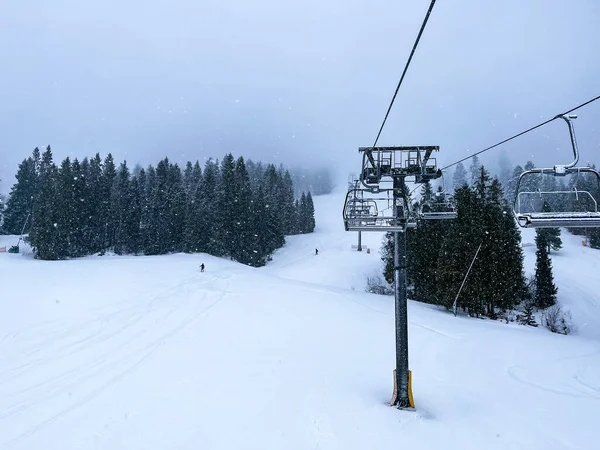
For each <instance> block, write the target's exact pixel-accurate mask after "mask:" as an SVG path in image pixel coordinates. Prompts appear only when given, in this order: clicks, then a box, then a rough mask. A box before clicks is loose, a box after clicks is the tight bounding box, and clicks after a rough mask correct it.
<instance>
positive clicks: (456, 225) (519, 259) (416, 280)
mask: <svg viewBox="0 0 600 450" xmlns="http://www.w3.org/2000/svg"><path fill="white" fill-rule="evenodd" d="M421 201H423V202H426V204H427V207H428V208H432V209H435V204H436V202H438V201H439V202H442V201H443V196H441V195H440V196H436V195H434V194H433V193H432V190H431V188H430V187H429V186H428V185H427V184H425V185H424V186H423V188H422V193H421ZM452 201H453V202H454V203H455V205H456V209H457V218H456V219H454V220H450V221H424V220H421V221H419V223H418V226H417V228H416V229H412V230H410V229H409V230H408V235H407V241H408V249H407V256H408V260H407V275H408V281H409V285H410V287H411V288H412V293H411V295H412V297H413V298H414V299H415V300H419V301H424V302H428V303H433V304H438V305H443V306H445V307H446V308H448V309H449V308H451V306H452V303H453V302H454V299H455V297H456V294H457V292H458V290H459V287H460V285H461V283H462V281H463V279H464V277H465V274H466V273H467V270H468V268H469V266H470V265H471V262H473V258H474V256H475V254H476V252H477V249H478V247H479V245H480V244H481V250H480V252H479V254H478V256H477V259H476V260H475V261H474V263H473V267H472V269H471V273H470V274H469V277H468V278H467V280H466V282H465V284H464V287H463V289H462V291H461V293H460V297H459V299H458V306H459V308H462V309H464V310H466V311H468V312H469V314H471V315H475V316H479V315H485V316H488V317H492V318H493V317H496V314H497V313H498V312H499V311H506V310H508V309H510V308H512V307H513V306H515V305H516V304H517V303H519V302H520V301H521V300H522V299H524V298H525V296H526V294H527V290H526V286H525V279H524V276H523V254H522V250H521V246H520V233H519V231H518V228H517V225H516V223H515V221H514V218H513V216H512V214H511V211H510V207H509V205H508V203H507V202H506V200H505V198H504V194H503V191H502V187H501V184H500V182H499V181H498V180H497V179H494V180H491V179H490V177H489V174H488V173H487V171H486V170H485V169H484V168H483V167H482V166H480V167H479V175H478V177H477V179H475V180H474V182H473V185H472V186H468V185H466V184H464V185H463V186H462V187H459V188H458V189H457V190H456V191H455V193H454V197H453V199H452ZM392 246H393V241H392V240H391V239H388V240H387V241H386V246H385V248H384V249H383V250H382V253H383V259H384V262H385V263H386V266H385V271H384V276H385V278H386V280H387V281H388V282H390V281H392V278H391V268H392V264H393V263H392V262H391V258H392V256H393V253H392V248H393V247H392Z"/></svg>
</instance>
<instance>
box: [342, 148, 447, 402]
mask: <svg viewBox="0 0 600 450" xmlns="http://www.w3.org/2000/svg"><path fill="white" fill-rule="evenodd" d="M358 150H359V152H360V153H362V167H361V172H360V182H361V184H362V187H360V188H359V187H355V188H353V189H349V190H348V194H347V195H346V202H345V205H344V212H343V218H344V227H345V229H346V231H359V232H360V231H379V232H381V231H384V232H388V231H389V232H393V233H394V292H395V311H396V314H395V316H396V371H395V380H394V381H395V389H394V398H393V399H392V405H397V406H398V408H401V409H405V408H412V407H414V404H413V401H412V394H411V392H410V388H409V367H408V312H407V302H406V229H407V228H410V227H413V226H416V222H414V221H413V220H412V218H411V215H410V213H409V209H410V208H409V204H408V192H406V181H407V179H411V180H410V181H413V182H415V183H418V184H421V183H425V182H427V181H430V180H434V179H436V178H439V177H441V176H442V172H441V170H439V169H438V168H437V164H436V160H435V158H432V157H431V155H432V153H433V152H434V151H439V146H420V147H416V146H412V147H360V148H359V149H358Z"/></svg>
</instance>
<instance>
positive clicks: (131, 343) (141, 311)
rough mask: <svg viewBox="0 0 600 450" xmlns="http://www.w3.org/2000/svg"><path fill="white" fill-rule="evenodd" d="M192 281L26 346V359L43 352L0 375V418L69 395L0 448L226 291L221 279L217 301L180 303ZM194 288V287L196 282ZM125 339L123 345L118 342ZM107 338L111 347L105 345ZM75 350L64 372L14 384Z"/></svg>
mask: <svg viewBox="0 0 600 450" xmlns="http://www.w3.org/2000/svg"><path fill="white" fill-rule="evenodd" d="M196 279H197V276H194V277H192V278H189V279H186V280H184V281H182V282H180V283H178V284H177V285H176V286H174V287H172V288H170V289H167V290H165V291H164V292H162V293H160V294H158V295H156V296H155V297H153V298H152V299H151V300H150V301H149V302H147V303H146V304H145V305H132V306H130V307H128V308H124V309H121V310H119V311H116V312H112V313H108V314H105V315H101V316H99V317H97V318H96V319H94V320H92V321H89V322H88V323H86V324H85V325H84V326H81V327H79V328H77V329H75V330H69V331H68V332H62V331H60V330H59V329H58V328H57V329H56V330H50V331H49V332H48V333H47V334H46V336H45V338H47V340H46V341H45V342H46V343H47V345H46V346H44V344H43V343H42V342H40V343H39V346H37V347H33V348H32V347H27V348H28V351H26V352H25V357H26V358H27V357H29V356H32V355H35V354H37V353H40V352H41V353H45V354H46V355H45V356H42V357H40V358H37V359H33V360H26V361H19V360H18V359H16V358H15V359H16V361H15V363H14V364H16V366H15V367H13V368H12V369H11V368H10V366H9V369H8V374H9V375H8V376H7V377H3V378H0V394H1V395H0V420H4V419H7V418H10V417H12V416H14V415H16V414H23V413H26V412H27V411H28V410H29V409H31V408H34V407H37V406H39V405H40V404H43V403H45V402H48V401H50V400H53V399H56V398H58V397H61V398H64V396H65V395H67V396H68V397H69V399H68V400H67V401H65V402H64V403H66V406H64V407H63V408H62V409H61V410H60V411H58V412H57V413H54V414H52V415H50V416H49V417H47V418H46V419H44V420H42V421H40V422H38V423H36V424H34V425H32V426H29V427H28V428H27V429H26V430H25V431H21V432H20V433H19V434H18V435H17V436H14V437H12V438H10V439H9V440H7V441H4V442H0V448H7V449H8V448H10V446H12V445H14V444H15V443H17V442H18V441H20V440H22V439H23V438H26V437H30V436H32V435H34V434H35V433H37V432H39V431H40V430H42V429H43V428H45V427H47V426H49V425H51V424H52V423H54V422H56V421H57V420H59V419H61V418H62V417H64V416H66V415H68V414H70V413H71V412H73V411H75V410H76V409H77V408H80V407H82V406H84V405H85V404H86V403H88V402H89V401H90V400H92V399H94V398H95V397H97V396H98V395H100V394H101V393H102V392H103V391H105V390H106V389H107V388H109V387H110V386H111V385H113V384H115V383H118V382H119V381H120V380H122V379H123V378H124V377H126V376H127V375H129V374H131V373H133V372H134V371H136V370H137V369H138V368H139V367H140V366H141V365H143V364H144V362H145V361H146V360H148V359H149V358H150V357H151V356H152V355H153V354H154V353H155V351H156V350H157V349H158V348H160V347H161V346H162V345H164V344H165V343H166V341H167V340H168V339H169V338H171V337H172V336H173V335H175V334H177V333H179V332H181V331H182V330H183V329H184V328H185V327H187V326H188V325H190V324H191V323H192V322H193V321H195V320H197V319H198V318H199V317H200V316H202V315H203V314H204V313H206V312H208V311H209V310H210V309H212V308H213V307H215V306H216V305H217V304H218V303H219V302H221V301H222V300H223V298H224V297H225V295H226V294H227V293H228V289H227V286H228V284H227V283H226V284H225V286H223V287H220V288H218V289H216V290H217V291H218V292H220V293H219V295H218V297H217V300H214V301H212V302H210V303H209V304H208V305H205V304H204V303H205V302H204V303H203V302H197V299H193V300H194V303H191V304H190V303H189V302H188V303H187V304H185V303H182V302H181V299H180V298H175V299H173V298H171V297H174V296H175V295H178V296H181V294H182V293H185V288H186V286H188V287H189V285H190V284H192V282H193V281H194V280H196ZM194 287H196V288H197V285H194ZM195 292H196V290H195ZM200 292H202V291H200ZM187 293H189V291H188V292H187ZM204 296H206V295H204ZM163 302H164V303H163ZM111 322H116V324H117V327H113V328H110V327H108V324H109V323H111ZM94 324H99V327H98V328H97V329H96V330H95V331H92V332H91V334H89V335H87V336H85V337H83V338H81V339H77V340H75V341H74V342H67V343H65V344H64V345H61V346H60V347H58V348H52V346H53V345H52V344H55V341H56V339H58V340H59V341H61V340H68V338H69V337H70V336H77V334H76V333H73V332H74V331H75V332H78V331H81V330H83V329H85V328H86V326H90V325H94ZM157 328H159V329H160V330H164V331H161V333H160V335H159V337H158V338H155V337H153V336H152V334H151V333H150V331H152V332H155V331H156V329H157ZM128 333H129V335H128ZM125 339H126V341H125ZM124 341H125V342H126V344H125V345H123V342H124ZM107 342H108V343H109V344H111V343H112V344H113V345H108V346H106V343H107ZM17 344H18V342H17ZM99 344H103V345H104V347H103V348H102V349H99V348H98V345H99ZM47 347H50V348H47ZM21 350H22V349H20V348H19V347H18V346H17V347H16V348H15V349H14V353H15V354H19V353H21ZM32 350H33V351H32ZM79 353H83V354H84V355H83V360H82V362H81V363H79V364H76V365H75V366H74V367H72V368H70V369H68V370H63V369H62V367H60V368H59V373H58V374H56V375H53V376H51V377H49V378H46V379H45V380H44V381H42V382H39V383H33V384H29V385H27V386H25V387H16V386H15V385H17V386H18V385H19V384H21V383H20V382H19V381H20V380H22V379H23V377H26V376H27V375H28V374H29V373H30V372H31V373H35V372H37V371H38V370H39V369H43V370H44V371H46V372H51V371H52V365H53V364H56V363H57V362H60V361H62V360H71V359H73V357H74V356H75V355H77V354H79ZM98 355H99V356H98ZM4 356H5V355H3V354H2V353H1V352H0V357H1V358H4ZM49 366H50V367H49ZM34 379H35V378H34ZM15 380H16V382H15V383H14V385H11V384H9V382H10V381H15ZM90 381H93V382H94V383H93V386H89V387H88V388H87V392H80V393H77V391H80V390H81V388H80V387H81V386H83V385H85V384H86V383H88V382H90ZM72 391H73V392H72ZM4 437H6V436H4Z"/></svg>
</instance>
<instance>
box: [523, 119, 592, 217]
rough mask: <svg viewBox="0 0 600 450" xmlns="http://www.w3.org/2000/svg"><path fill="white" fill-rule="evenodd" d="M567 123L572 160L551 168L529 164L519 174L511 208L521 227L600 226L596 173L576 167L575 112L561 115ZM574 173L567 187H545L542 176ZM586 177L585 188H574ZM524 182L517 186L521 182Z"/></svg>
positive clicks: (587, 168)
mask: <svg viewBox="0 0 600 450" xmlns="http://www.w3.org/2000/svg"><path fill="white" fill-rule="evenodd" d="M560 118H562V119H563V120H565V122H566V123H567V126H568V127H569V135H570V138H571V146H572V148H573V155H574V160H573V161H572V162H570V163H569V164H565V165H555V166H554V167H551V168H533V169H531V170H527V171H525V172H523V173H522V174H521V176H520V177H519V180H518V182H517V186H516V190H515V200H514V206H513V212H514V215H515V217H516V219H517V222H518V224H519V226H521V227H522V228H556V227H565V228H588V227H589V228H593V227H600V212H599V211H598V196H599V195H600V174H599V173H598V172H597V171H596V170H594V169H592V168H591V167H577V163H578V161H579V149H578V148H577V141H576V138H575V130H574V128H573V124H572V122H571V120H572V119H576V118H577V116H576V115H574V114H573V115H561V116H560ZM567 175H570V176H574V177H575V181H574V182H572V183H570V184H571V187H569V188H567V187H564V188H561V189H546V188H545V187H544V186H543V184H544V183H543V181H544V176H549V177H552V178H556V177H566V176H567ZM580 179H583V180H585V181H586V185H587V186H586V187H587V189H578V187H577V182H578V181H579V180H580ZM523 185H524V186H525V189H524V190H521V186H523Z"/></svg>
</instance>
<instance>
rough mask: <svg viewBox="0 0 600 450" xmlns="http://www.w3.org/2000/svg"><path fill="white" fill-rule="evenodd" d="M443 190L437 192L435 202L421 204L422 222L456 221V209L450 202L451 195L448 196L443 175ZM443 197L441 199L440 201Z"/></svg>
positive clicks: (420, 214) (420, 216)
mask: <svg viewBox="0 0 600 450" xmlns="http://www.w3.org/2000/svg"><path fill="white" fill-rule="evenodd" d="M442 186H443V190H441V191H438V192H435V193H434V196H435V197H437V199H435V200H434V201H426V202H420V203H419V218H420V219H422V220H448V219H456V208H455V206H454V204H453V203H452V202H451V201H450V194H446V186H445V183H444V177H443V175H442ZM440 197H441V199H440Z"/></svg>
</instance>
